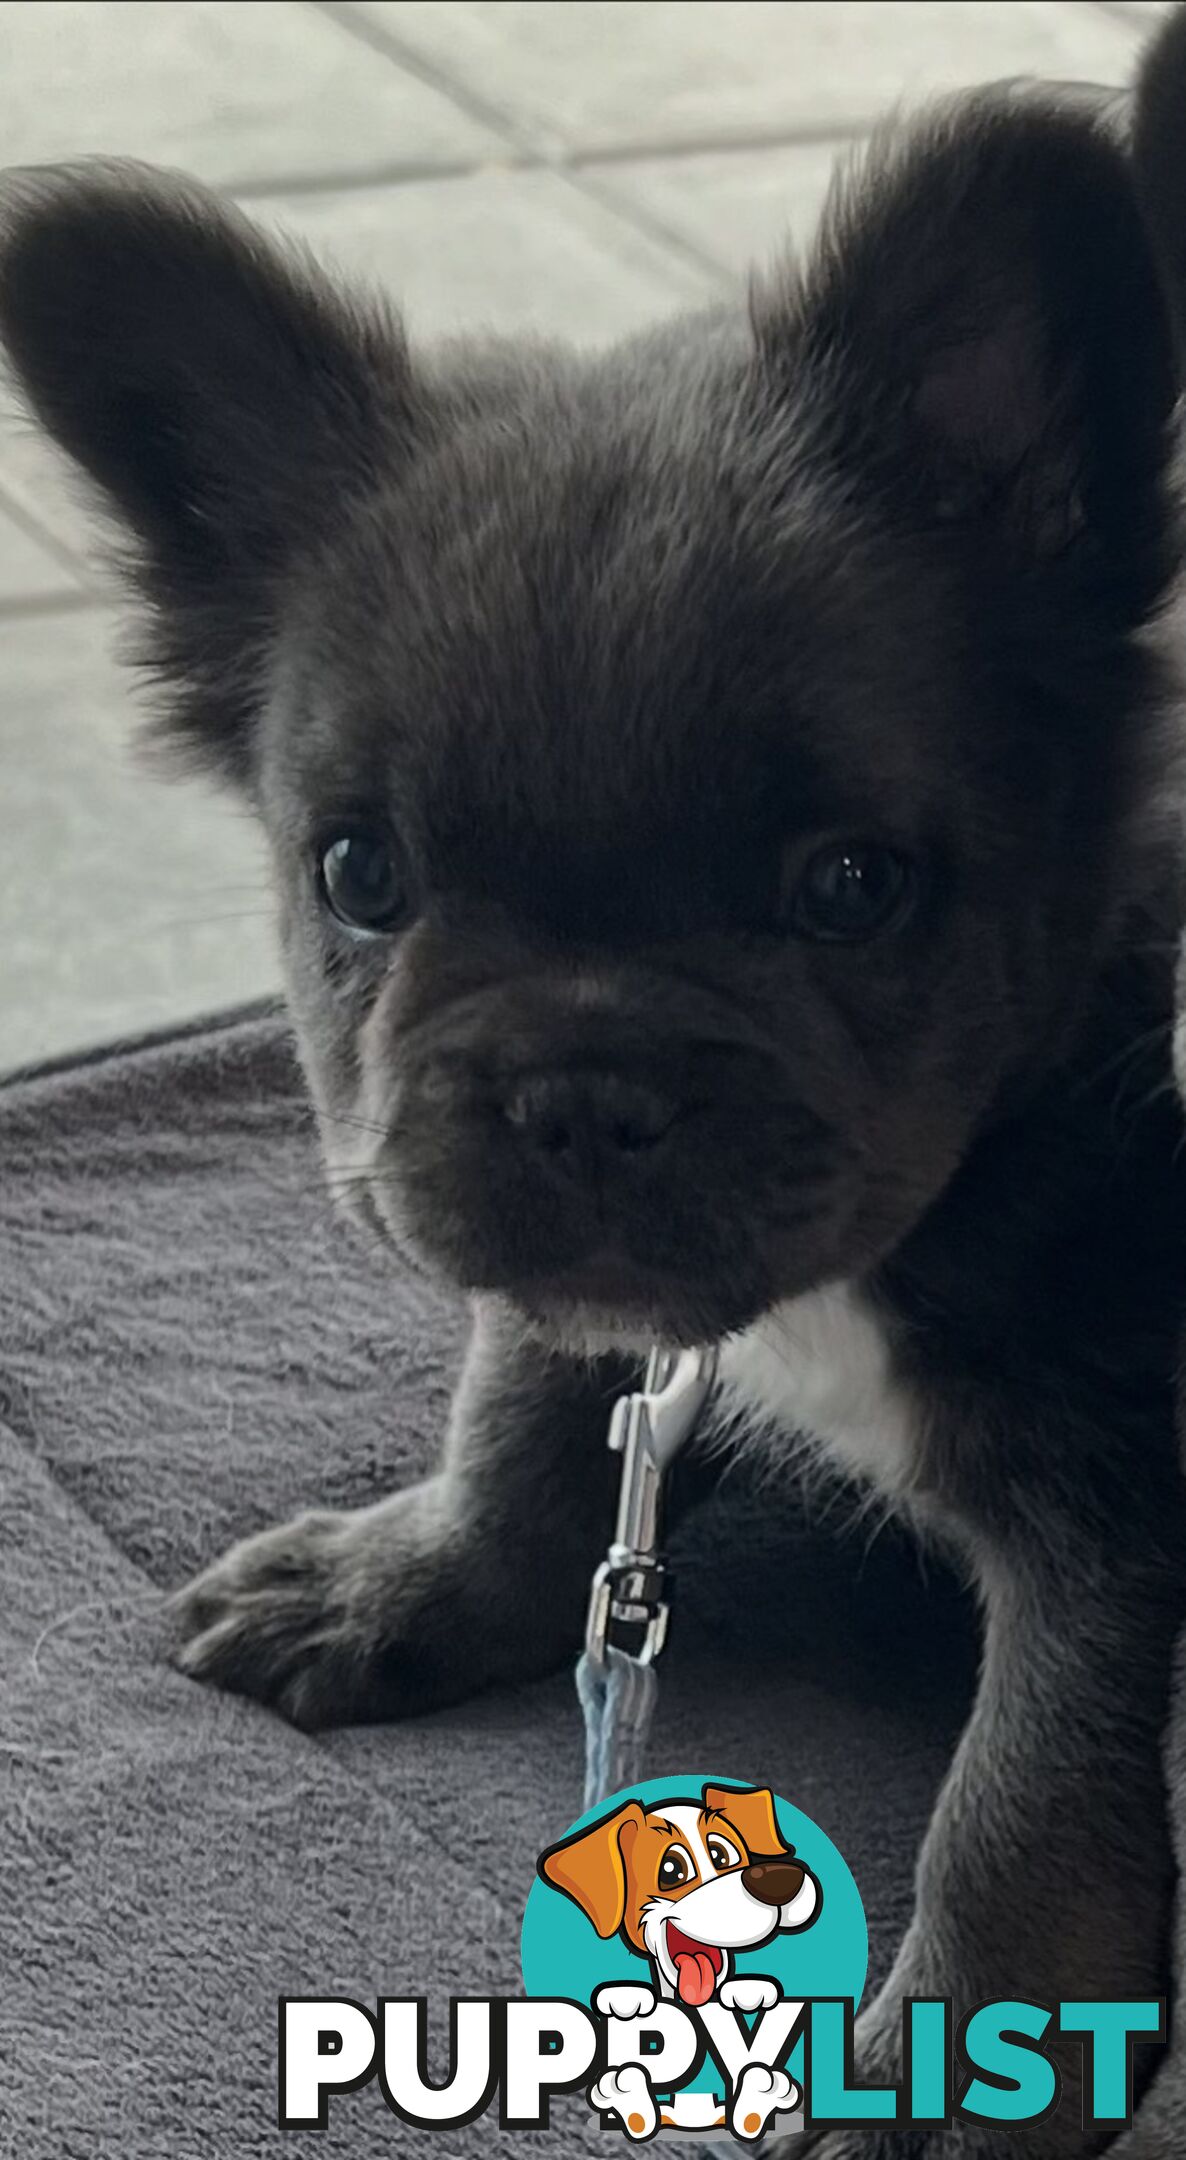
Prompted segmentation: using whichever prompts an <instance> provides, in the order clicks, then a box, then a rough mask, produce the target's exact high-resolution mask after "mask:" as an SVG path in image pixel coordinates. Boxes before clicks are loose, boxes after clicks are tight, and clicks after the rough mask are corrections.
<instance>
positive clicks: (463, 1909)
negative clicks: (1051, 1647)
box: [0, 1018, 973, 2160]
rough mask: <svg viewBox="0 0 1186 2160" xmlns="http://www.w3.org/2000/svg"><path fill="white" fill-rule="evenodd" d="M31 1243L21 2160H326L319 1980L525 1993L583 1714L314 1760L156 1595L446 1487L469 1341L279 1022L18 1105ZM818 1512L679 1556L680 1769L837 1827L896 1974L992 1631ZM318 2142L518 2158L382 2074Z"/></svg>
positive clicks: (0, 1809) (486, 1708) (132, 1062)
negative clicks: (365, 1228) (336, 1127)
mask: <svg viewBox="0 0 1186 2160" xmlns="http://www.w3.org/2000/svg"><path fill="white" fill-rule="evenodd" d="M0 1223H2V1229H3V1234H2V1239H0V1490H2V1504H0V1974H2V1976H3V1978H2V1984H0V2152H2V2153H3V2154H4V2155H5V2156H6V2160H7V2156H8V2155H9V2154H10V2153H11V2154H12V2155H17V2154H19V2155H20V2156H21V2160H75V2156H77V2160H82V2156H84V2155H85V2156H86V2160H95V2156H106V2155H112V2156H115V2155H118V2156H119V2160H174V2156H176V2160H196V2156H197V2155H198V2154H202V2155H203V2156H209V2160H240V2156H243V2160H246V2156H248V2155H255V2154H263V2153H267V2154H269V2155H272V2154H275V2155H279V2154H280V2153H281V2152H282V2151H285V2152H291V2150H292V2149H293V2136H292V2134H288V2135H283V2134H281V2133H280V2132H279V2131H278V2130H277V2128H276V2126H275V2124H276V2099H275V2042H276V1998H277V1996H278V1995H279V1994H280V1993H281V1992H282V1991H285V1992H291V1993H318V1992H326V1993H331V1994H339V1993H341V1994H349V1995H353V1996H355V1997H357V1998H359V1999H360V2000H363V2001H366V2000H373V1998H374V1997H375V1995H376V1994H378V1993H387V1994H392V1995H399V1994H405V1993H421V1992H423V1993H426V1994H428V1995H429V1996H430V1997H431V1998H434V1999H435V2000H436V2002H438V2003H440V2002H442V2001H443V1999H444V1998H445V1997H446V1996H447V1995H449V1994H452V1993H458V1994H470V1995H474V1994H485V1993H488V1992H493V1991H499V1990H503V1991H509V1992H514V1991H515V1989H516V1987H517V1983H518V1969H517V1955H516V1953H517V1939H518V1930H519V1924H520V1920H521V1916H522V1909H523V1903H524V1899H525V1896H526V1893H527V1889H528V1887H529V1884H530V1882H531V1879H532V1873H533V1868H534V1862H535V1857H536V1854H537V1852H538V1851H539V1850H540V1849H541V1847H542V1846H543V1845H544V1844H545V1843H546V1842H548V1841H549V1840H550V1839H551V1838H553V1837H555V1836H557V1835H559V1834H560V1833H561V1832H562V1831H563V1829H564V1828H565V1827H566V1825H567V1824H568V1822H569V1821H570V1820H571V1819H572V1817H573V1816H574V1815H575V1814H576V1813H577V1812H578V1810H579V1805H580V1791H581V1761H580V1729H579V1728H580V1720H579V1716H578V1712H577V1707H576V1702H575V1698H574V1696H573V1693H572V1687H571V1682H570V1680H569V1679H567V1678H566V1677H565V1676H563V1675H560V1676H558V1677H557V1678H556V1679H555V1680H554V1681H551V1682H549V1683H547V1684H546V1685H543V1686H538V1687H531V1688H523V1689H521V1690H518V1691H513V1692H508V1693H504V1694H502V1695H500V1696H497V1697H491V1698H487V1699H486V1700H483V1701H480V1702H477V1703H474V1704H471V1705H467V1706H465V1707H463V1708H461V1709H458V1710H453V1711H450V1712H448V1713H447V1714H445V1715H442V1716H438V1717H433V1718H425V1719H422V1720H420V1721H418V1722H415V1723H413V1724H409V1725H404V1726H398V1727H388V1728H382V1729H377V1730H373V1731H354V1732H342V1733H336V1734H331V1735H329V1736H326V1737H318V1738H316V1739H311V1738H307V1737H304V1736H302V1735H300V1734H297V1733H295V1732H293V1731H291V1730H290V1729H288V1728H287V1727H286V1726H284V1725H283V1724H282V1723H280V1722H279V1720H278V1719H277V1718H275V1717H274V1716H272V1715H271V1714H270V1713H268V1712H266V1711H264V1710H260V1709H257V1708H256V1707H254V1706H253V1705H250V1704H247V1703H244V1702H240V1701H236V1700H233V1699H231V1698H229V1697H227V1696H220V1695H216V1694H214V1693H212V1692H210V1691H209V1690H205V1689H202V1688H199V1687H197V1686H195V1685H194V1684H192V1683H191V1682H189V1681H187V1680H184V1679H183V1678H181V1677H180V1676H179V1675H177V1674H176V1673H174V1672H173V1671H172V1670H171V1668H170V1667H169V1665H168V1663H167V1661H166V1656H165V1642H166V1635H165V1629H164V1626H163V1623H162V1619H161V1615H160V1612H159V1604H160V1593H161V1591H162V1590H165V1589H168V1588H171V1587H173V1586H174V1585H176V1584H178V1583H179V1582H180V1581H181V1580H182V1579H183V1578H184V1577H185V1575H186V1574H187V1572H189V1571H190V1570H191V1569H192V1568H194V1567H195V1566H196V1565H197V1564H198V1563H199V1562H201V1561H204V1560H206V1559H208V1558H210V1557H211V1556H213V1555H214V1554H215V1553H216V1552H217V1551H218V1550H219V1549H220V1547H222V1546H223V1545H225V1544H226V1543H227V1542H228V1541H229V1540H231V1539H232V1538H234V1537H236V1536H239V1535H242V1534H243V1533H244V1532H246V1531H248V1530H252V1529H256V1528H258V1527H260V1526H261V1525H263V1524H266V1523H268V1522H272V1521H275V1520H277V1519H279V1518H280V1517H281V1516H282V1515H284V1514H286V1513H288V1512H291V1511H292V1510H293V1509H294V1508H297V1507H300V1506H303V1505H307V1504H311V1503H313V1504H323V1503H327V1502H328V1503H330V1504H338V1505H350V1504H353V1503H357V1502H360V1501H366V1500H369V1499H372V1498H374V1497H375V1496H377V1495H378V1494H380V1493H382V1492H385V1491H387V1490H388V1489H389V1488H391V1487H392V1486H393V1485H395V1484H397V1483H399V1482H401V1481H404V1480H407V1479H409V1478H412V1477H414V1476H416V1475H417V1474H418V1473H419V1472H420V1471H421V1470H422V1468H423V1467H424V1466H425V1465H426V1464H427V1463H428V1462H429V1461H430V1459H431V1457H432V1454H433V1450H434V1447H435V1444H436V1437H437V1434H438V1433H439V1430H440V1427H441V1422H442V1419H443V1417H444V1415H445V1406H446V1401H447V1397H448V1392H449V1387H450V1383H451V1379H452V1375H453V1373H454V1371H455V1369H456V1364H457V1359H458V1355H459V1349H460V1344H461V1340H462V1334H463V1319H464V1316H463V1315H462V1314H461V1313H460V1312H458V1311H457V1310H456V1309H455V1308H453V1307H451V1306H450V1305H449V1304H448V1303H447V1302H446V1301H445V1300H444V1299H443V1298H442V1297H441V1296H440V1295H439V1294H438V1293H437V1292H436V1291H435V1290H432V1289H430V1288H429V1287H428V1286H427V1285H426V1284H424V1283H422V1282H420V1281H418V1280H413V1279H410V1278H409V1277H407V1276H406V1275H403V1274H400V1273H397V1272H396V1271H395V1270H394V1268H393V1265H392V1263H391V1261H390V1259H389V1258H388V1257H386V1256H384V1255H380V1254H378V1253H374V1252H368V1251H367V1250H366V1249H365V1247H364V1246H363V1244H362V1243H361V1242H360V1241H359V1240H358V1239H357V1238H356V1236H355V1235H354V1234H353V1233H351V1232H350V1231H348V1230H347V1229H346V1228H345V1227H343V1226H342V1225H341V1224H339V1223H337V1222H336V1221H335V1220H334V1219H333V1217H332V1216H331V1213H330V1211H329V1208H328V1204H327V1202H326V1201H325V1199H324V1198H323V1195H322V1191H321V1184H320V1178H319V1171H318V1164H317V1155H316V1148H315V1144H314V1137H313V1133H312V1130H311V1124H310V1119H309V1115H308V1112H307V1111H306V1109H305V1107H304V1103H303V1099H302V1095H301V1088H300V1082H299V1079H298V1077H297V1074H296V1070H295V1065H294V1061H293V1058H292V1055H291V1052H290V1049H289V1046H288V1043H287V1039H286V1036H285V1034H284V1031H283V1028H282V1026H281V1024H280V1023H279V1022H277V1021H275V1020H269V1019H259V1018H255V1019H249V1020H244V1021H240V1022H237V1023H234V1024H223V1025H219V1026H213V1027H211V1028H210V1029H208V1030H207V1031H205V1032H198V1033H190V1034H189V1035H187V1036H185V1037H179V1038H177V1039H175V1040H172V1041H165V1042H157V1043H154V1044H150V1045H146V1046H142V1047H140V1048H133V1049H131V1050H128V1051H125V1052H121V1053H119V1054H114V1055H111V1056H107V1057H102V1058H97V1059H93V1060H91V1061H89V1062H88V1063H86V1064H83V1065H79V1066H76V1067H74V1068H73V1069H66V1070H61V1071H58V1072H55V1073H51V1074H47V1075H44V1076H42V1077H40V1078H33V1079H27V1080H24V1081H21V1082H19V1083H17V1084H15V1085H10V1086H9V1087H7V1088H5V1089H3V1090H0ZM797 1508H798V1503H797V1502H796V1501H795V1499H794V1496H793V1495H792V1494H791V1493H790V1492H789V1491H787V1492H785V1493H771V1492H769V1491H764V1492H763V1491H755V1490H751V1489H750V1487H749V1485H748V1483H747V1473H746V1471H745V1469H744V1466H742V1467H741V1468H739V1469H738V1470H736V1471H734V1472H733V1473H731V1475H730V1478H729V1480H728V1483H727V1486H726V1489H725V1492H724V1493H723V1494H722V1495H721V1497H720V1498H718V1499H716V1500H714V1501H713V1502H712V1503H710V1505H709V1506H707V1507H706V1508H705V1509H704V1510H702V1511H701V1513H700V1514H699V1516H698V1517H696V1518H694V1519H693V1522H692V1524H691V1525H690V1527H689V1529H688V1531H687V1533H686V1534H685V1536H684V1537H683V1539H682V1540H681V1546H680V1550H679V1553H678V1556H677V1558H678V1578H679V1599H678V1606H677V1615H676V1625H675V1631H674V1638H675V1639H674V1646H673V1648H672V1650H671V1652H670V1654H669V1656H668V1658H667V1660H666V1662H665V1666H664V1675H663V1687H662V1691H661V1698H660V1706H659V1718H658V1723H657V1726H656V1729H655V1735H654V1762H653V1768H654V1771H655V1773H656V1774H658V1773H661V1772H667V1771H681V1772H682V1771H689V1772H691V1771H708V1772H713V1773H717V1774H723V1775H726V1776H730V1777H744V1778H753V1779H756V1780H761V1781H763V1782H769V1783H770V1784H772V1785H773V1786H774V1787H775V1789H776V1790H779V1791H781V1792H784V1793H786V1794H787V1795H788V1796H790V1797H792V1798H794V1799H796V1800H797V1801H798V1802H799V1803H800V1804H801V1805H802V1806H804V1807H805V1808H807V1809H808V1811H809V1812H811V1813H812V1814H814V1815H815V1816H816V1817H817V1819H818V1820H819V1821H820V1822H821V1823H822V1824H823V1825H824V1827H825V1828H826V1829H827V1830H828V1831H829V1832H830V1833H831V1835H832V1836H833V1837H834V1838H835V1839H836V1840H837V1841H838V1842H839V1844H840V1847H841V1849H842V1850H843V1851H844V1852H845V1853H846V1855H847V1857H848V1859H849V1861H850V1864H851V1865H852V1866H853V1868H854V1870H855V1872H856V1875H857V1879H858V1881H859V1883H860V1884H861V1887H862V1890H863V1892H864V1895H865V1899H866V1904H867V1907H868V1910H869V1916H870V1923H871V1928H872V1932H873V1939H874V1953H875V1965H876V1966H877V1967H881V1968H883V1967H884V1964H885V1962H886V1956H887V1953H888V1951H889V1950H890V1948H891V1947H892V1942H893V1937H894V1934H895V1932H896V1930H897V1929H898V1928H899V1927H900V1926H901V1924H902V1923H903V1921H904V1919H905V1917H906V1914H907V1911H908V1907H909V1902H910V1873H911V1867H912V1861H913V1853H914V1848H915V1845H916V1842H917V1838H918V1834H919V1831H920V1829H921V1826H922V1823H923V1821H924V1819H925V1815H926V1811H927V1808H928V1805H929V1802H930V1798H931V1795H932V1793H933V1790H934V1786H935V1783H936V1781H937V1778H938V1776H939V1775H940V1773H941V1771H942V1768H943V1765H944V1762H945V1760H946V1757H947V1754H948V1751H949V1748H950V1742H951V1737H952V1734H953V1732H954V1730H955V1728H956V1726H957V1724H958V1722H959V1719H960V1717H961V1716H962V1714H963V1709H964V1706H965V1703H966V1697H967V1689H968V1684H969V1676H970V1672H971V1669H972V1662H973V1651H972V1642H971V1629H970V1625H969V1620H968V1616H967V1613H966V1611H965V1610H964V1607H963V1604H962V1601H961V1600H960V1598H959V1597H958V1595H957V1593H956V1592H955V1590H954V1589H953V1587H952V1586H951V1585H950V1584H949V1583H948V1582H947V1581H946V1580H945V1579H944V1578H943V1577H942V1576H939V1577H937V1578H935V1579H934V1580H932V1583H931V1585H930V1587H929V1589H928V1588H925V1587H924V1585H923V1582H922V1578H921V1574H920V1571H919V1568H918V1565H917V1562H916V1561H915V1560H914V1559H913V1558H912V1557H911V1556H909V1555H908V1554H907V1553H905V1552H904V1551H903V1550H902V1549H901V1548H900V1547H898V1546H897V1545H896V1544H895V1542H894V1540H893V1539H892V1537H889V1536H886V1537H883V1538H881V1539H879V1540H878V1541H877V1542H876V1543H875V1544H874V1546H873V1548H872V1550H870V1551H866V1546H867V1544H868V1529H867V1526H866V1528H865V1529H863V1530H858V1531H854V1532H853V1533H852V1534H850V1535H847V1536H843V1537H837V1536H835V1535H833V1534H832V1530H831V1528H830V1527H829V1525H828V1524H827V1523H817V1524H816V1525H814V1527H812V1528H811V1530H810V1534H808V1532H807V1531H805V1527H804V1523H803V1520H802V1517H801V1515H800V1514H799V1513H798V1512H797ZM506 1561H507V1567H508V1569H509V1568H513V1567H514V1566H515V1565H516V1554H515V1553H514V1552H513V1551H509V1552H508V1553H507V1556H506ZM553 2120H554V2128H553V2130H552V2132H551V2133H546V2134H541V2136H540V2137H538V2138H534V2137H520V2138H518V2139H517V2140H515V2141H514V2143H515V2146H516V2149H517V2150H523V2151H524V2152H531V2151H535V2150H539V2151H541V2152H548V2153H553V2154H564V2155H567V2154H569V2153H573V2154H575V2153H581V2152H586V2151H587V2152H595V2151H596V2152H604V2151H605V2150H606V2141H605V2139H604V2137H602V2136H601V2135H600V2134H599V2132H598V2131H597V2129H596V2128H595V2126H594V2125H593V2124H592V2122H591V2120H590V2119H589V2118H588V2116H587V2113H586V2112H585V2111H584V2109H583V2103H580V2102H572V2103H570V2105H569V2106H568V2107H567V2108H566V2109H563V2110H557V2111H556V2112H555V2114H554V2118H553ZM298 2142H299V2141H298ZM316 2144H317V2151H318V2153H319V2155H324V2156H325V2160H334V2156H336V2155H339V2154H347V2153H349V2154H350V2155H351V2156H353V2160H364V2156H369V2155H372V2154H375V2155H377V2154H381V2153H385V2152H399V2153H403V2152H411V2151H424V2152H425V2153H426V2154H427V2153H431V2152H434V2151H438V2152H440V2153H441V2154H442V2160H467V2156H469V2155H470V2154H479V2153H483V2154H484V2153H492V2152H495V2151H498V2150H505V2149H508V2141H507V2140H506V2139H505V2138H504V2137H503V2136H502V2135H501V2134H500V2133H499V2131H498V2129H497V2127H496V2126H495V2124H494V2123H493V2122H492V2121H480V2122H477V2123H475V2124H473V2125H472V2126H471V2127H470V2128H469V2129H468V2130H467V2131H465V2132H463V2133H455V2134H451V2135H449V2136H447V2137H445V2138H444V2139H443V2140H442V2139H438V2138H435V2137H433V2136H432V2135H431V2134H429V2133H425V2132H414V2131H411V2130H408V2129H405V2128H403V2127H401V2126H400V2125H399V2124H398V2123H397V2122H395V2121H394V2119H392V2118H391V2117H390V2116H389V2115H388V2114H387V2111H386V2109H385V2108H384V2107H383V2105H382V2102H381V2099H380V2097H379V2094H378V2091H377V2089H376V2088H374V2087H370V2088H367V2089H364V2090H362V2091H361V2092H358V2093H356V2094H353V2095H351V2096H350V2097H349V2098H346V2099H343V2100H340V2101H336V2102H334V2103H333V2104H332V2105H331V2111H330V2127H329V2130H328V2132H327V2133H326V2134H325V2135H324V2136H323V2137H321V2138H320V2139H319V2140H317V2141H316ZM446 2148H447V2152H446Z"/></svg>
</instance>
